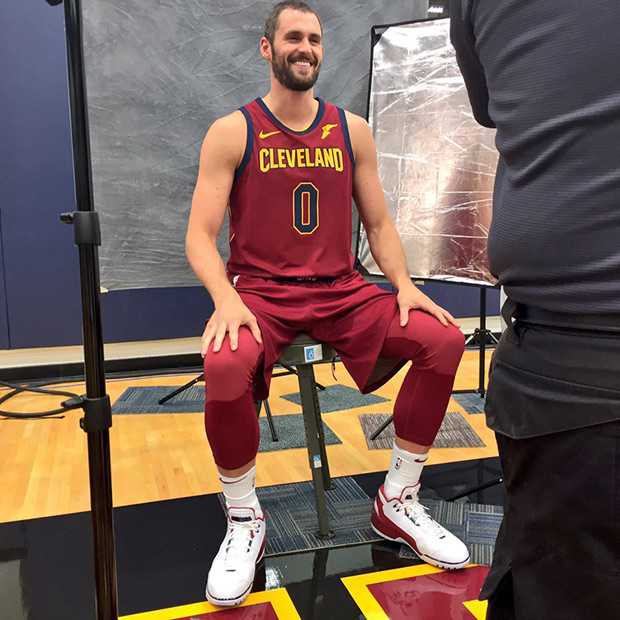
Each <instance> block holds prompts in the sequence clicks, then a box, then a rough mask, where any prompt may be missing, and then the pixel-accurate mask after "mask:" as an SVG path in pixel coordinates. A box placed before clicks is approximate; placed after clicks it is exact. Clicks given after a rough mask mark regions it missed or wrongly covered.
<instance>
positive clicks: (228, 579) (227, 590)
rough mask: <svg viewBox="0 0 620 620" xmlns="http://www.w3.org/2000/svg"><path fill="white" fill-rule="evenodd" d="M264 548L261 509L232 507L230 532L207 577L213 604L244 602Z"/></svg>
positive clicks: (263, 522)
mask: <svg viewBox="0 0 620 620" xmlns="http://www.w3.org/2000/svg"><path fill="white" fill-rule="evenodd" d="M264 549H265V516H264V515H263V511H262V510H261V509H260V508H257V509H254V508H229V509H228V532H227V533H226V536H225V537H224V540H223V541H222V544H221V545H220V550H219V551H218V552H217V555H216V556H215V559H214V560H213V564H211V570H209V577H208V578H207V589H206V595H207V600H208V601H209V602H210V603H211V604H213V605H220V606H232V605H239V604H240V603H243V601H244V600H245V599H246V597H247V596H248V594H249V593H250V590H251V589H252V584H253V583H254V571H255V569H256V564H258V562H260V560H261V558H262V557H263V551H264Z"/></svg>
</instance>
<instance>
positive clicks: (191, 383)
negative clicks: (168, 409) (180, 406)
mask: <svg viewBox="0 0 620 620" xmlns="http://www.w3.org/2000/svg"><path fill="white" fill-rule="evenodd" d="M204 379H205V376H204V375H200V376H199V377H196V378H195V379H192V380H191V381H190V382H189V383H186V384H185V385H182V386H181V387H180V388H178V389H177V390H174V392H170V394H167V395H166V396H164V397H163V398H160V399H159V400H158V401H157V402H158V403H159V404H160V405H163V404H164V403H167V402H168V401H169V400H170V399H171V398H174V397H175V396H176V395H177V394H180V393H181V392H184V391H185V390H187V389H188V388H191V387H192V385H194V383H198V381H204Z"/></svg>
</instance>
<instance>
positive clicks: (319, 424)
mask: <svg viewBox="0 0 620 620" xmlns="http://www.w3.org/2000/svg"><path fill="white" fill-rule="evenodd" d="M336 355H338V354H337V353H336V351H335V350H334V349H332V348H331V347H330V346H328V345H325V344H322V343H321V342H319V341H318V340H314V338H311V337H310V336H308V335H307V334H297V336H296V338H295V339H294V340H293V342H291V344H289V345H288V346H287V347H286V349H284V352H283V353H282V355H281V356H280V359H279V360H278V364H280V365H282V366H284V367H286V366H294V367H295V369H296V371H297V378H298V380H299V394H300V396H301V410H302V415H303V417H304V427H305V429H306V443H307V446H308V461H309V463H310V471H311V472H312V483H313V485H314V496H315V499H316V512H317V516H318V521H319V531H318V532H317V536H318V537H319V538H331V537H332V536H333V535H334V533H333V532H332V531H331V530H330V529H329V519H328V516H327V505H326V503H325V490H326V489H331V488H332V481H331V477H330V475H329V465H328V463H327V454H326V452H325V434H324V432H323V421H322V420H321V408H320V407H319V399H318V396H317V391H316V390H317V386H316V382H315V380H314V369H313V368H312V365H313V364H316V363H317V362H321V361H325V360H331V359H333V358H334V357H336Z"/></svg>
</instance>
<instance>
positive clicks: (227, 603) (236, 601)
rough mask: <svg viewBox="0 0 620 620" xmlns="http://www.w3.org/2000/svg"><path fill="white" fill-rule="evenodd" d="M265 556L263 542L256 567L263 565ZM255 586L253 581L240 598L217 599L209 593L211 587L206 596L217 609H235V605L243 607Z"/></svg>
mask: <svg viewBox="0 0 620 620" xmlns="http://www.w3.org/2000/svg"><path fill="white" fill-rule="evenodd" d="M264 555H265V542H264V541H263V548H262V549H261V550H260V553H259V555H258V558H257V559H256V564H255V566H258V565H259V564H260V563H261V561H262V559H263V556H264ZM253 585H254V581H252V583H251V584H250V585H249V586H248V588H247V589H246V590H245V592H243V594H240V595H239V596H237V597H235V598H217V597H215V596H213V595H212V594H211V593H210V592H209V586H207V588H206V590H205V594H206V596H207V600H208V601H209V603H211V605H215V606H216V607H235V605H241V603H243V601H245V599H246V598H248V596H249V594H250V592H251V591H252V586H253Z"/></svg>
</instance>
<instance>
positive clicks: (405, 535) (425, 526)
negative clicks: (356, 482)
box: [370, 483, 469, 569]
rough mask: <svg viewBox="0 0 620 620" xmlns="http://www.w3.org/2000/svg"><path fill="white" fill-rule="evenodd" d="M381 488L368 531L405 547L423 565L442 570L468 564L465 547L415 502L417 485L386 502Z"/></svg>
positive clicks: (406, 488) (467, 553) (425, 509)
mask: <svg viewBox="0 0 620 620" xmlns="http://www.w3.org/2000/svg"><path fill="white" fill-rule="evenodd" d="M384 486H385V485H382V486H381V488H380V489H379V492H378V493H377V497H376V499H375V503H374V506H373V508H372V517H371V519H370V522H371V524H372V529H373V530H374V531H375V532H376V533H377V534H379V536H382V537H383V538H387V540H393V541H395V542H401V543H405V544H406V545H408V546H409V547H411V548H412V549H413V551H415V553H416V554H417V555H418V556H419V557H420V558H421V559H422V560H424V561H425V562H428V563H429V564H432V565H433V566H438V567H439V568H445V569H456V568H463V567H464V566H467V564H468V563H469V551H468V550H467V547H466V546H465V545H464V544H463V543H462V542H461V541H460V540H459V539H458V538H457V537H456V536H455V535H454V534H451V533H450V532H448V530H446V529H445V528H444V527H442V526H441V525H439V523H437V521H434V520H433V519H431V517H430V516H429V514H428V509H427V508H425V507H424V506H422V504H420V502H419V501H418V491H419V489H420V485H419V483H418V484H417V485H415V486H412V487H405V488H404V489H403V491H402V493H401V494H400V496H399V497H393V498H391V499H388V497H387V496H386V494H385V488H384Z"/></svg>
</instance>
